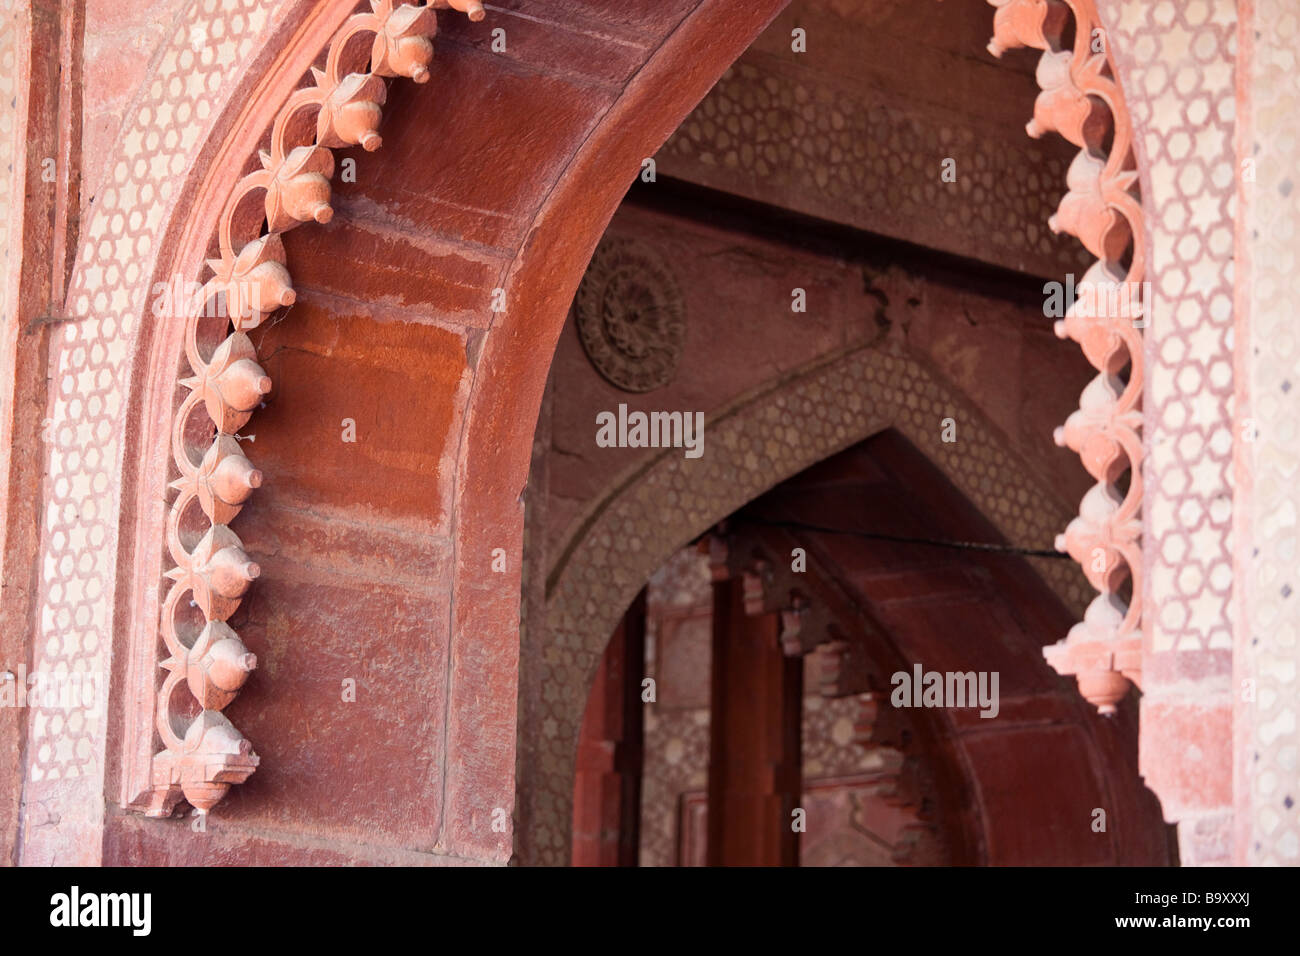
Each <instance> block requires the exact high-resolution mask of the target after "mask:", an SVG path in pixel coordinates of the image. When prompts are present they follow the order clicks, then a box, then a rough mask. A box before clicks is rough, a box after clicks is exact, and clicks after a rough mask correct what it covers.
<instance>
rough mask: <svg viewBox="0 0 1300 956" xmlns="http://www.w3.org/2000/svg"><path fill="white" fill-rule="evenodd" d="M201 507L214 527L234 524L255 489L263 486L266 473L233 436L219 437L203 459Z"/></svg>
mask: <svg viewBox="0 0 1300 956" xmlns="http://www.w3.org/2000/svg"><path fill="white" fill-rule="evenodd" d="M197 484H198V495H199V504H200V505H201V506H202V508H203V513H204V514H205V515H207V516H208V520H209V521H211V522H212V523H213V524H230V521H231V519H232V518H234V517H235V515H237V514H239V512H240V509H241V508H242V507H243V505H244V502H245V501H247V500H248V499H249V497H250V496H251V495H252V494H253V489H255V488H260V487H261V486H262V473H261V472H260V471H258V470H257V469H256V468H254V467H253V463H252V462H251V461H249V460H248V458H247V457H246V456H245V455H244V452H243V449H241V448H240V447H239V442H237V441H236V440H235V439H234V438H232V437H231V436H230V435H221V434H219V435H217V438H216V441H214V442H213V443H212V447H211V448H209V449H208V452H207V454H206V455H204V456H203V462H202V463H201V464H200V465H199V473H198V482H197Z"/></svg>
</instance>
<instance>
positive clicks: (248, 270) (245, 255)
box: [208, 233, 296, 331]
mask: <svg viewBox="0 0 1300 956" xmlns="http://www.w3.org/2000/svg"><path fill="white" fill-rule="evenodd" d="M284 262H285V256H284V243H283V242H281V241H280V236H279V235H278V234H277V233H270V234H268V235H265V236H262V237H261V238H260V239H254V240H253V241H252V242H250V243H248V245H246V246H244V248H243V249H241V250H240V251H239V254H238V255H237V256H235V257H234V258H233V259H209V260H208V266H209V267H211V269H212V271H213V272H215V273H216V278H215V279H213V280H212V283H211V285H212V286H214V291H216V292H224V293H225V296H226V312H227V314H229V316H230V321H231V322H233V323H234V324H235V328H236V329H238V330H240V331H248V330H249V329H255V328H257V327H258V326H259V325H261V324H262V320H263V319H265V318H266V317H267V316H268V315H270V314H271V313H272V312H274V311H275V310H276V309H278V308H281V307H282V306H288V305H293V303H294V301H295V299H296V295H295V294H294V291H293V283H292V281H291V280H290V279H289V270H288V269H287V268H285V264H284Z"/></svg>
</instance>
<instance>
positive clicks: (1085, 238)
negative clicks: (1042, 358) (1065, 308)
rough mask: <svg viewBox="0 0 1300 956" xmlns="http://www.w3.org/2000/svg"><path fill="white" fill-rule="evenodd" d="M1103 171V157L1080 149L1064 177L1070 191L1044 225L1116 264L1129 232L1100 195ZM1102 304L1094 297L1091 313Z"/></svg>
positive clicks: (1097, 309)
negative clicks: (1074, 238) (1077, 240)
mask: <svg viewBox="0 0 1300 956" xmlns="http://www.w3.org/2000/svg"><path fill="white" fill-rule="evenodd" d="M1105 169H1106V160H1105V159H1104V158H1103V157H1101V156H1098V155H1096V154H1094V153H1092V152H1090V151H1089V150H1087V149H1081V150H1079V154H1078V155H1077V156H1075V157H1074V160H1073V161H1072V162H1071V163H1070V168H1069V171H1068V172H1067V173H1066V177H1065V180H1066V184H1067V185H1068V186H1069V192H1067V193H1066V194H1065V195H1064V196H1063V197H1061V203H1060V205H1059V206H1058V207H1057V210H1056V213H1055V214H1054V215H1052V216H1051V217H1050V218H1049V219H1048V220H1047V225H1048V228H1050V229H1051V230H1052V232H1055V233H1062V232H1066V233H1069V234H1070V235H1072V236H1076V237H1077V238H1078V239H1079V241H1080V242H1082V243H1083V244H1084V247H1085V248H1087V250H1088V251H1089V252H1091V253H1092V254H1093V255H1094V256H1096V257H1097V258H1099V259H1105V260H1107V261H1109V262H1116V261H1118V260H1119V259H1120V257H1121V256H1123V254H1124V248H1125V247H1126V246H1127V245H1128V242H1129V238H1130V231H1129V225H1128V220H1127V219H1125V218H1124V217H1123V216H1121V215H1120V214H1119V213H1118V212H1116V211H1115V210H1114V209H1112V208H1111V207H1110V206H1109V205H1108V204H1107V202H1106V200H1105V198H1104V197H1103V196H1102V191H1101V176H1102V173H1103V172H1104V171H1105ZM1105 304H1106V299H1105V298H1104V297H1095V298H1094V302H1093V303H1090V310H1091V311H1092V312H1093V313H1094V314H1095V313H1097V312H1098V311H1099V310H1101V309H1099V307H1104V306H1105ZM1103 314H1104V311H1103Z"/></svg>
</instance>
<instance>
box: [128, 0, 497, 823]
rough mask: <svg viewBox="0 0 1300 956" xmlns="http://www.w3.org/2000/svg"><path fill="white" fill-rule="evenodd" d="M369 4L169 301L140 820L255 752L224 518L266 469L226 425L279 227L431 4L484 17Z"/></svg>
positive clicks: (166, 809) (411, 49)
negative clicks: (158, 561)
mask: <svg viewBox="0 0 1300 956" xmlns="http://www.w3.org/2000/svg"><path fill="white" fill-rule="evenodd" d="M370 6H371V9H370V11H369V12H364V13H357V14H354V15H353V16H352V17H350V18H349V19H348V20H347V21H345V22H344V24H343V25H342V26H341V27H340V28H339V29H338V31H337V32H336V33H335V34H334V36H333V37H332V38H331V40H330V43H329V47H328V50H327V51H326V55H325V68H324V69H323V70H321V69H313V70H312V79H313V82H312V84H311V85H309V86H306V87H303V88H301V89H298V90H295V91H294V92H293V93H291V94H290V95H289V97H288V98H287V99H286V100H285V102H284V104H283V105H282V106H281V107H280V109H279V111H278V112H277V114H276V118H275V120H274V122H273V124H272V127H271V134H270V147H271V148H270V150H269V151H267V150H263V151H261V152H260V153H259V159H260V161H261V168H260V169H257V170H255V171H253V172H251V173H249V174H248V175H246V176H244V177H243V178H242V179H241V180H240V181H239V182H238V183H237V184H236V185H235V187H234V189H233V191H232V192H231V195H230V198H229V199H228V200H227V202H226V204H225V207H224V209H223V212H222V214H221V218H220V221H219V224H218V228H217V248H218V250H219V256H218V257H216V258H213V259H209V260H208V266H209V267H210V268H211V270H212V273H213V276H212V278H210V279H209V280H208V281H207V283H206V284H205V285H204V286H203V288H202V290H201V291H200V294H199V295H198V296H197V297H196V299H195V300H194V301H192V302H187V303H184V304H183V305H181V304H177V307H178V308H182V309H184V310H185V322H186V336H185V342H186V356H187V358H188V360H189V366H190V369H191V372H192V374H191V375H190V376H188V377H185V378H182V379H181V380H180V384H181V385H183V386H184V387H185V388H186V389H188V390H189V395H188V396H187V397H186V398H185V400H184V401H182V402H181V405H180V408H179V409H178V410H177V413H176V416H175V419H174V423H173V428H172V457H173V461H174V463H175V466H176V470H177V472H179V475H180V477H179V478H177V479H176V480H175V481H174V482H172V485H171V487H172V488H174V489H175V490H176V491H177V496H176V498H175V500H174V501H173V502H172V505H171V509H170V513H169V516H168V520H167V545H168V551H169V553H170V556H171V559H172V561H173V562H174V567H172V568H171V569H170V570H169V571H167V572H166V577H167V578H168V579H170V581H171V582H172V583H171V586H170V588H169V590H168V592H167V596H166V598H165V600H164V602H163V609H162V622H161V633H162V640H163V643H164V644H165V645H166V647H167V650H168V652H169V655H170V656H168V657H167V659H166V660H164V661H163V662H162V667H163V668H164V669H165V670H166V671H167V672H168V673H167V677H166V679H165V680H164V681H163V684H162V688H161V689H160V690H159V692H158V699H157V711H156V718H157V719H156V724H157V728H158V734H159V736H160V737H161V738H162V742H163V747H164V749H163V750H162V751H161V752H160V753H158V754H157V755H155V757H154V758H153V769H152V792H151V794H150V796H149V797H148V798H147V799H146V800H143V801H137V802H136V803H135V804H133V806H134V807H135V808H137V809H144V810H145V812H146V813H147V814H148V815H150V816H167V815H169V814H171V813H172V811H173V810H174V808H175V807H176V805H177V804H178V803H179V802H180V801H181V799H182V798H183V799H185V800H187V801H189V803H190V804H191V805H193V806H194V807H195V808H196V809H197V810H199V811H202V812H207V811H208V810H210V809H211V808H212V807H213V806H215V805H216V804H217V802H218V801H220V800H221V799H222V797H224V796H225V795H226V793H227V792H228V791H229V790H230V787H231V785H232V784H236V783H242V782H243V781H244V780H246V779H248V776H249V775H250V774H251V773H252V772H253V771H254V770H256V769H257V766H258V763H259V760H260V758H259V757H258V756H257V754H255V753H254V752H253V748H252V745H251V744H250V743H249V741H248V740H246V739H245V738H244V737H243V735H242V734H241V733H240V732H239V731H238V730H237V729H236V728H235V725H234V724H232V723H231V722H230V720H229V719H228V718H227V717H226V716H225V715H224V714H223V713H222V710H224V709H225V707H226V706H227V705H228V704H229V703H230V702H231V701H232V700H234V698H235V696H236V695H237V694H238V692H239V689H240V688H241V687H242V686H243V685H244V682H245V681H247V680H248V677H249V675H250V674H251V673H252V671H253V669H254V668H255V667H256V666H257V658H256V656H255V655H253V654H252V653H250V652H249V651H248V648H246V647H245V646H244V644H243V642H242V641H241V640H240V639H239V636H238V635H237V634H236V633H235V632H234V630H233V629H232V628H231V627H230V626H229V624H227V623H226V622H227V621H228V620H229V618H230V616H231V614H233V613H234V612H235V610H236V609H237V608H238V607H239V605H240V602H241V601H242V600H243V598H244V596H245V594H246V593H247V591H248V589H249V586H250V585H251V584H252V582H253V581H254V580H255V579H256V578H257V577H258V575H259V574H260V573H261V568H260V567H259V566H258V565H257V564H256V563H254V562H253V561H251V560H249V557H248V555H247V554H245V553H244V550H243V545H242V543H241V542H240V540H239V537H238V536H237V535H236V534H235V533H234V531H232V530H231V529H230V527H229V523H230V522H231V521H232V520H233V519H234V518H235V516H236V515H238V514H239V512H240V510H241V509H242V507H243V506H244V504H245V502H247V501H248V499H249V497H250V496H251V495H252V493H253V491H254V490H255V489H257V488H258V487H260V486H261V484H262V480H263V476H262V473H261V472H260V471H258V470H257V469H256V468H255V467H254V466H253V464H252V462H250V461H249V460H248V458H247V457H246V456H245V455H244V453H243V450H242V448H241V446H240V444H239V441H238V437H239V436H238V435H237V432H238V431H239V430H240V429H241V428H243V427H244V425H246V424H247V423H248V421H249V419H250V418H251V417H252V415H253V412H254V411H256V410H257V408H258V407H259V406H260V405H261V404H262V402H263V400H264V399H265V397H266V396H267V395H268V394H269V393H270V392H271V388H272V382H271V379H270V377H269V376H268V375H267V374H266V372H265V370H264V369H263V368H262V367H261V366H260V365H259V364H258V362H257V352H256V349H255V348H254V346H253V342H252V340H251V339H249V337H248V335H247V333H248V332H249V331H250V330H252V329H255V328H257V327H258V326H259V325H261V324H262V322H263V321H264V320H265V319H266V318H267V316H269V315H270V314H272V313H273V312H275V311H276V310H277V309H280V308H283V307H285V306H289V305H292V304H293V302H294V299H295V293H294V290H293V285H292V281H291V279H290V276H289V270H288V268H287V263H286V261H285V251H284V244H283V243H282V242H281V239H280V236H281V234H282V233H284V232H286V231H287V230H289V229H292V228H293V227H295V226H297V225H299V224H301V223H304V222H318V223H326V222H329V221H330V218H331V217H332V215H333V210H332V209H331V207H330V180H331V177H332V176H333V174H334V154H333V152H332V150H333V149H337V148H340V147H347V146H354V145H359V146H361V147H363V148H364V149H366V150H374V149H377V148H378V147H379V146H380V144H381V142H382V139H381V137H380V135H379V133H378V128H379V123H380V119H381V118H382V115H383V114H382V107H383V105H384V101H385V99H386V96H387V84H386V80H385V78H386V77H399V76H404V77H409V78H410V79H412V80H414V81H415V82H417V83H424V82H426V81H427V80H428V79H429V76H430V73H429V66H430V63H431V62H432V59H433V43H432V38H433V36H434V34H435V33H436V32H437V28H438V24H437V19H436V14H435V12H434V11H435V9H455V10H458V11H461V12H463V13H465V14H467V15H468V16H469V18H470V19H471V20H481V19H483V16H484V11H483V5H482V4H481V3H480V2H478V0H430V2H426V3H423V4H420V3H400V2H395V0H371V5H370ZM367 38H368V42H365V41H366V40H367ZM263 224H265V225H263ZM182 685H184V691H185V693H181V686H182ZM192 714H193V715H195V716H190V715H192Z"/></svg>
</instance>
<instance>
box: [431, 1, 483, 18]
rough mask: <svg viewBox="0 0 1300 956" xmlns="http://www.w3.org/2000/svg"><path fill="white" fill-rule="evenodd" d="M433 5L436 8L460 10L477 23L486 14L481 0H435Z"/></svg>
mask: <svg viewBox="0 0 1300 956" xmlns="http://www.w3.org/2000/svg"><path fill="white" fill-rule="evenodd" d="M432 6H433V7H434V9H436V10H459V11H460V12H461V13H463V14H465V15H466V16H467V17H469V18H470V19H471V20H473V21H474V22H475V23H478V21H480V20H482V19H483V17H484V16H486V14H485V13H484V11H483V4H482V2H481V0H433V4H432Z"/></svg>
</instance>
